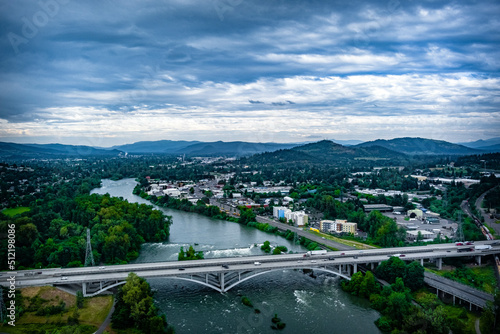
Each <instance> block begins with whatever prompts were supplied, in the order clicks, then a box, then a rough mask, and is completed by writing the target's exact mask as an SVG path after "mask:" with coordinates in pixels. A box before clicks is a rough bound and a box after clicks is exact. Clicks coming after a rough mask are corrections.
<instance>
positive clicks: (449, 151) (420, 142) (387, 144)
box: [354, 137, 484, 155]
mask: <svg viewBox="0 0 500 334" xmlns="http://www.w3.org/2000/svg"><path fill="white" fill-rule="evenodd" d="M374 146H379V147H384V148H386V149H389V150H392V151H396V152H400V153H404V154H407V155H470V154H480V153H484V151H482V150H478V149H474V148H470V147H465V146H463V145H459V144H452V143H449V142H446V141H442V140H433V139H425V138H409V137H406V138H395V139H391V140H384V139H377V140H374V141H369V142H365V143H362V144H358V145H355V146H354V147H357V148H369V147H374Z"/></svg>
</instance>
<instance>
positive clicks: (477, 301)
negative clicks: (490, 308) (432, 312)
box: [424, 272, 494, 311]
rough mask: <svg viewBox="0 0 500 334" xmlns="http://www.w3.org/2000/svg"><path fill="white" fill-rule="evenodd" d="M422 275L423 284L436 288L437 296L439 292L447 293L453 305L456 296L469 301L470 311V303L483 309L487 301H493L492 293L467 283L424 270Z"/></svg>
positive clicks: (470, 307) (470, 308)
mask: <svg viewBox="0 0 500 334" xmlns="http://www.w3.org/2000/svg"><path fill="white" fill-rule="evenodd" d="M424 275H425V276H424V282H425V284H427V285H428V286H430V287H432V288H434V289H436V294H437V296H438V297H439V293H440V292H441V293H442V294H444V293H447V294H449V295H451V296H452V297H453V305H455V302H456V298H457V297H458V298H459V299H460V300H461V301H465V302H467V303H469V310H471V311H472V305H475V306H476V307H479V308H483V309H484V308H485V307H486V306H487V304H488V302H493V301H494V297H493V295H491V294H489V293H486V292H483V291H480V290H478V289H475V288H473V287H470V286H468V285H464V284H461V283H457V282H455V281H452V280H450V279H448V278H445V277H442V276H438V275H436V274H433V273H430V272H425V274H424Z"/></svg>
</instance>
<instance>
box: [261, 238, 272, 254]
mask: <svg viewBox="0 0 500 334" xmlns="http://www.w3.org/2000/svg"><path fill="white" fill-rule="evenodd" d="M270 244H271V243H270V242H269V241H264V244H263V245H262V246H260V249H262V250H263V251H264V252H266V253H269V252H271V245H270Z"/></svg>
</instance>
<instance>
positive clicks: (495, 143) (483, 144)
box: [457, 137, 500, 150]
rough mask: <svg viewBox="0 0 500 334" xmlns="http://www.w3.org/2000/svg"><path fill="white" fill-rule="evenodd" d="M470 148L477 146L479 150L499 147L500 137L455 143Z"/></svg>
mask: <svg viewBox="0 0 500 334" xmlns="http://www.w3.org/2000/svg"><path fill="white" fill-rule="evenodd" d="M457 144H459V145H463V146H466V147H470V148H477V149H479V150H487V149H488V147H496V148H498V147H500V137H496V138H490V139H486V140H483V139H480V140H476V141H473V142H465V143H457Z"/></svg>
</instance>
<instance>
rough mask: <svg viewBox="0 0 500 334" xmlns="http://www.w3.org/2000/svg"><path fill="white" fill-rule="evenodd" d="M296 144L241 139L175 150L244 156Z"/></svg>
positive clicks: (193, 154) (188, 152) (191, 153)
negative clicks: (252, 141)
mask: <svg viewBox="0 0 500 334" xmlns="http://www.w3.org/2000/svg"><path fill="white" fill-rule="evenodd" d="M294 146H297V144H279V143H248V142H242V141H235V142H222V141H217V142H211V143H197V144H193V145H190V146H187V147H184V148H182V149H179V150H177V152H176V153H178V154H188V155H191V156H212V155H231V156H245V155H252V154H258V153H263V152H272V151H276V150H279V149H287V148H292V147H294Z"/></svg>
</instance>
